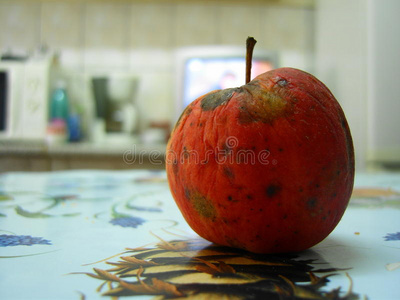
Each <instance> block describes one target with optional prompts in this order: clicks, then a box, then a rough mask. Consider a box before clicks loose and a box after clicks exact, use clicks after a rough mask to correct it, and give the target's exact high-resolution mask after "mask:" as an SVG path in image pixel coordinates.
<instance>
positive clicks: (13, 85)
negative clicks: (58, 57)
mask: <svg viewBox="0 0 400 300" xmlns="http://www.w3.org/2000/svg"><path fill="white" fill-rule="evenodd" d="M49 73H50V63H49V62H48V61H47V60H40V61H39V60H38V61H26V62H14V61H1V62H0V138H3V139H4V138H16V139H44V138H45V136H46V127H47V121H48V102H49V101H48V97H49Z"/></svg>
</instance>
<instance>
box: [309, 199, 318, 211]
mask: <svg viewBox="0 0 400 300" xmlns="http://www.w3.org/2000/svg"><path fill="white" fill-rule="evenodd" d="M317 202H318V200H317V198H315V197H312V198H310V199H308V201H307V207H308V208H309V209H313V208H315V207H316V206H317Z"/></svg>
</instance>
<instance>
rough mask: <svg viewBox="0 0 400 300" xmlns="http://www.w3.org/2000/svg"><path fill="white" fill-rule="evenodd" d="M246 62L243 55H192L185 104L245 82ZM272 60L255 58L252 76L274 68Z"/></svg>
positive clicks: (184, 88)
mask: <svg viewBox="0 0 400 300" xmlns="http://www.w3.org/2000/svg"><path fill="white" fill-rule="evenodd" d="M245 68H246V63H245V59H244V58H242V57H207V58H201V57H192V58H188V59H187V60H186V62H185V71H184V85H183V106H184V107H186V106H187V105H188V104H190V103H191V102H192V101H193V100H195V99H196V98H198V97H199V96H201V95H204V94H206V93H208V92H210V91H213V90H218V89H226V88H232V87H239V86H241V85H243V84H245V75H246V69H245ZM273 68H274V65H273V63H272V61H270V60H261V59H254V60H253V62H252V72H251V73H252V78H254V77H256V76H257V75H259V74H261V73H264V72H267V71H269V70H272V69H273Z"/></svg>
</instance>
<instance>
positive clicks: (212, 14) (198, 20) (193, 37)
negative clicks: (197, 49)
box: [174, 2, 219, 47]
mask: <svg viewBox="0 0 400 300" xmlns="http://www.w3.org/2000/svg"><path fill="white" fill-rule="evenodd" d="M218 11H219V9H218V5H217V4H212V3H209V2H205V3H203V4H186V3H185V4H177V5H176V16H175V19H174V35H175V38H174V40H175V46H177V47H181V46H189V45H207V44H217V43H218V41H219V36H218V29H217V28H218V27H217V26H218V21H217V17H218Z"/></svg>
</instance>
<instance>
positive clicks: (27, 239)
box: [0, 234, 51, 247]
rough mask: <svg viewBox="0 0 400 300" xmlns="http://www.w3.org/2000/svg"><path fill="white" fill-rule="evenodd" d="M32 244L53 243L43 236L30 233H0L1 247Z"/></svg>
mask: <svg viewBox="0 0 400 300" xmlns="http://www.w3.org/2000/svg"><path fill="white" fill-rule="evenodd" d="M32 245H51V242H50V241H49V240H45V239H44V238H42V237H32V236H30V235H8V234H2V235H0V247H8V246H32Z"/></svg>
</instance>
